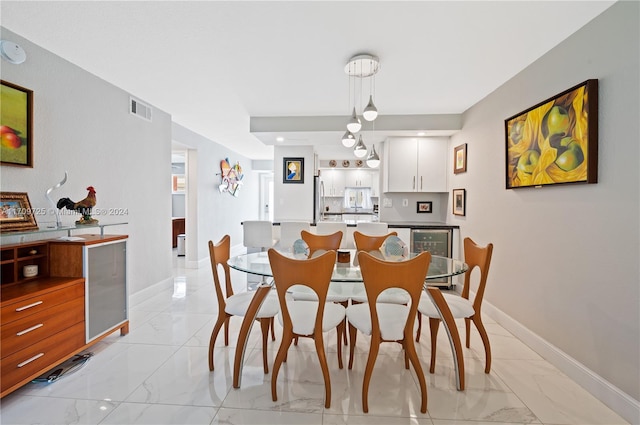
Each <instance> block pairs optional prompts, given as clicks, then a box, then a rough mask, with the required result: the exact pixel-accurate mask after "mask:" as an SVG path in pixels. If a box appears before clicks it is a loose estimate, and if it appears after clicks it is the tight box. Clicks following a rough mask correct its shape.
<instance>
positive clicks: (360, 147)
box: [353, 134, 367, 158]
mask: <svg viewBox="0 0 640 425" xmlns="http://www.w3.org/2000/svg"><path fill="white" fill-rule="evenodd" d="M353 154H354V155H355V156H357V157H358V158H362V157H364V156H365V155H366V154H367V147H366V146H365V145H364V142H363V141H362V134H361V135H360V137H359V138H358V144H357V145H356V147H355V148H353Z"/></svg>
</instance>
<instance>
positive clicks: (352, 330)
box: [349, 323, 358, 370]
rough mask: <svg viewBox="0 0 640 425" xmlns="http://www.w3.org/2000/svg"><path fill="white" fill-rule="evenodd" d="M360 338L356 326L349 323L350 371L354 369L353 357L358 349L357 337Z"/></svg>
mask: <svg viewBox="0 0 640 425" xmlns="http://www.w3.org/2000/svg"><path fill="white" fill-rule="evenodd" d="M357 336H358V330H357V329H356V327H355V326H353V325H352V324H351V323H349V370H351V369H352V368H353V355H354V351H355V348H356V337H357Z"/></svg>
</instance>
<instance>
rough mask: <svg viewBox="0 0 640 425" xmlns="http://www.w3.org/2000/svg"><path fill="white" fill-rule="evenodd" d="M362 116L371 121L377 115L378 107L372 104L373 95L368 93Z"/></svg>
mask: <svg viewBox="0 0 640 425" xmlns="http://www.w3.org/2000/svg"><path fill="white" fill-rule="evenodd" d="M362 117H363V118H364V119H365V120H367V121H373V120H375V119H376V118H377V117H378V108H376V105H374V104H373V95H369V103H368V104H367V107H366V108H364V112H362Z"/></svg>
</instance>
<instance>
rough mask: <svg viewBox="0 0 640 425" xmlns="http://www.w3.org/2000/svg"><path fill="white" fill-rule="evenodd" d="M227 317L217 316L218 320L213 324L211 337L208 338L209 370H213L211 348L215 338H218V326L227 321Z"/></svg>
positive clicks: (220, 326)
mask: <svg viewBox="0 0 640 425" xmlns="http://www.w3.org/2000/svg"><path fill="white" fill-rule="evenodd" d="M228 321H229V318H228V317H227V316H226V315H224V316H222V315H221V316H218V320H217V321H216V324H215V325H214V326H213V332H211V338H210V339H209V370H213V348H214V346H215V344H216V338H218V333H219V332H220V328H222V325H223V324H224V323H227V322H228Z"/></svg>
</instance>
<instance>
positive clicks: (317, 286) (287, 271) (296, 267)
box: [268, 248, 336, 329]
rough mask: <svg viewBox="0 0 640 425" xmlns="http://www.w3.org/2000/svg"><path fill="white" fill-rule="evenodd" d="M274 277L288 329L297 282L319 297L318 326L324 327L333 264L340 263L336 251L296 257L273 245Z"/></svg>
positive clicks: (285, 325) (318, 327) (291, 326)
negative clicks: (290, 293)
mask: <svg viewBox="0 0 640 425" xmlns="http://www.w3.org/2000/svg"><path fill="white" fill-rule="evenodd" d="M268 255H269V263H270V264H271V272H272V274H273V280H274V282H275V285H276V291H277V292H278V300H279V301H280V311H281V315H282V323H283V325H284V327H285V329H292V328H293V325H292V323H291V315H290V314H289V308H288V306H287V298H288V297H287V292H288V291H289V288H291V287H292V286H294V285H304V286H307V287H309V288H311V290H313V291H314V292H315V293H316V295H317V297H318V310H317V312H316V319H315V329H322V318H323V316H324V304H325V303H326V301H327V291H328V290H329V284H330V283H331V275H332V273H333V266H334V265H335V263H336V252H335V251H327V252H325V253H324V254H322V255H319V256H318V257H315V258H310V259H307V260H296V259H293V258H289V257H286V256H284V255H282V254H280V253H279V252H278V251H276V250H275V249H273V248H271V249H269V251H268Z"/></svg>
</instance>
